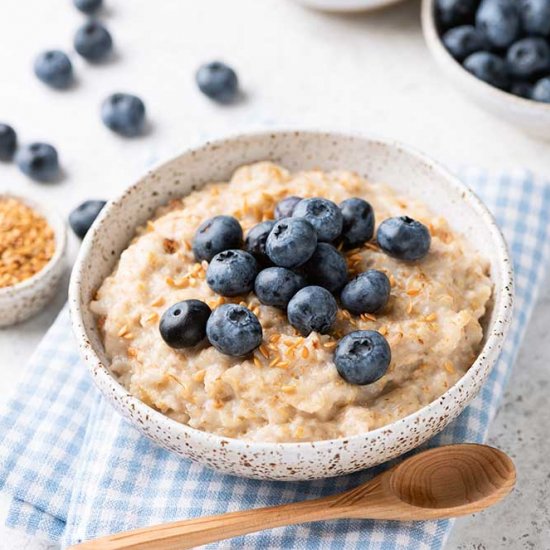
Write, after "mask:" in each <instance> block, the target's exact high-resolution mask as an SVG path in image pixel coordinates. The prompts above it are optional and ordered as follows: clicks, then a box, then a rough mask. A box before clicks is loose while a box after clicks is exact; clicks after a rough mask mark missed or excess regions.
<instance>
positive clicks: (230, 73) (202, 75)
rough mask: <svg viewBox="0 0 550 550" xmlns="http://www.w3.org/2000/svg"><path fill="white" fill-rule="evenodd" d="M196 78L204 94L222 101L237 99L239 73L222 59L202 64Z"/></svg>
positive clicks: (227, 101)
mask: <svg viewBox="0 0 550 550" xmlns="http://www.w3.org/2000/svg"><path fill="white" fill-rule="evenodd" d="M195 79H196V81H197V84H198V86H199V89H200V91H201V92H202V93H203V94H205V95H207V96H208V97H209V98H210V99H213V100H215V101H218V102H220V103H229V102H230V101H232V100H233V99H235V97H236V95H237V91H238V89H239V81H238V79H237V74H236V73H235V71H234V70H233V69H232V68H231V67H229V66H228V65H226V64H225V63H222V62H221V61H213V62H211V63H206V64H204V65H201V66H200V67H199V70H198V71H197V74H196V75H195Z"/></svg>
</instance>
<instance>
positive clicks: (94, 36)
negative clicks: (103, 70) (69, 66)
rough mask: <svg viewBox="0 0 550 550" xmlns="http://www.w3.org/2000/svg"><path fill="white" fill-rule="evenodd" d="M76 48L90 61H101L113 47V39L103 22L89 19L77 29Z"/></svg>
mask: <svg viewBox="0 0 550 550" xmlns="http://www.w3.org/2000/svg"><path fill="white" fill-rule="evenodd" d="M74 49H75V50H76V51H77V52H78V53H79V54H80V55H81V56H82V57H84V58H85V59H87V60H88V61H100V60H102V59H103V58H105V57H106V56H107V55H108V54H109V53H110V52H111V50H112V49H113V39H112V38H111V34H110V33H109V31H108V30H107V29H106V28H105V27H104V26H103V25H102V24H101V23H99V22H98V21H93V20H92V21H88V22H87V23H85V24H84V25H83V26H82V27H80V28H79V29H78V31H76V34H75V37H74Z"/></svg>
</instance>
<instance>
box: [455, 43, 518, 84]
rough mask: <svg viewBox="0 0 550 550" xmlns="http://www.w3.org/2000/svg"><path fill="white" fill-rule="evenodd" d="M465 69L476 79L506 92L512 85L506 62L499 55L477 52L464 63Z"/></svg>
mask: <svg viewBox="0 0 550 550" xmlns="http://www.w3.org/2000/svg"><path fill="white" fill-rule="evenodd" d="M464 68H465V69H466V70H467V71H469V72H470V73H472V74H473V75H474V76H475V77H477V78H479V79H480V80H483V81H484V82H487V84H491V85H492V86H496V87H497V88H501V89H502V90H506V89H507V88H508V86H509V84H510V81H509V77H508V68H507V67H506V62H505V61H504V60H503V59H502V58H501V57H499V56H498V55H495V54H492V53H489V52H476V53H473V54H472V55H469V56H468V57H467V58H466V60H465V61H464Z"/></svg>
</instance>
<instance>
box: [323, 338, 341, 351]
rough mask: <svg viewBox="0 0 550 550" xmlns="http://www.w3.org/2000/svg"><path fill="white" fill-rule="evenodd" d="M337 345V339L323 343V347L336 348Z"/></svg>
mask: <svg viewBox="0 0 550 550" xmlns="http://www.w3.org/2000/svg"><path fill="white" fill-rule="evenodd" d="M337 345H338V342H336V341H335V340H331V341H329V342H325V343H324V344H323V347H324V348H326V349H334V348H335V347H336V346H337Z"/></svg>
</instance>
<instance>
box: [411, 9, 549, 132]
mask: <svg viewBox="0 0 550 550" xmlns="http://www.w3.org/2000/svg"><path fill="white" fill-rule="evenodd" d="M434 5H435V0H423V1H422V29H423V31H424V38H425V40H426V44H427V45H428V49H429V50H430V52H431V54H432V55H433V57H434V58H435V60H436V61H437V63H438V65H439V66H440V67H441V69H442V70H443V71H444V72H445V74H446V75H447V76H448V77H449V79H450V80H451V81H452V82H453V83H454V84H455V85H456V86H457V87H458V88H459V89H460V90H461V91H462V92H463V93H464V94H465V95H467V96H468V97H469V98H470V99H471V100H473V101H474V102H475V103H477V104H478V105H479V106H480V107H482V108H483V109H485V110H487V111H489V112H491V113H492V114H493V115H496V116H497V117H498V118H500V119H501V120H505V121H507V122H509V123H510V124H513V125H514V126H516V127H517V128H519V129H521V130H523V131H524V132H525V133H527V134H530V135H532V136H534V137H538V138H542V139H550V103H541V102H539V101H533V100H531V99H524V98H522V97H518V96H515V95H512V94H509V93H507V92H503V91H502V90H499V89H498V88H495V87H494V86H491V85H489V84H487V83H485V82H483V81H482V80H479V78H476V77H475V76H473V75H472V74H470V73H469V72H468V71H467V70H466V69H464V68H463V67H462V65H460V63H458V62H457V61H456V60H455V59H454V58H453V56H452V55H451V54H450V53H449V52H448V51H447V50H446V49H445V47H444V46H443V43H442V42H441V39H440V37H439V33H438V32H437V28H436V24H435V15H434Z"/></svg>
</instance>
